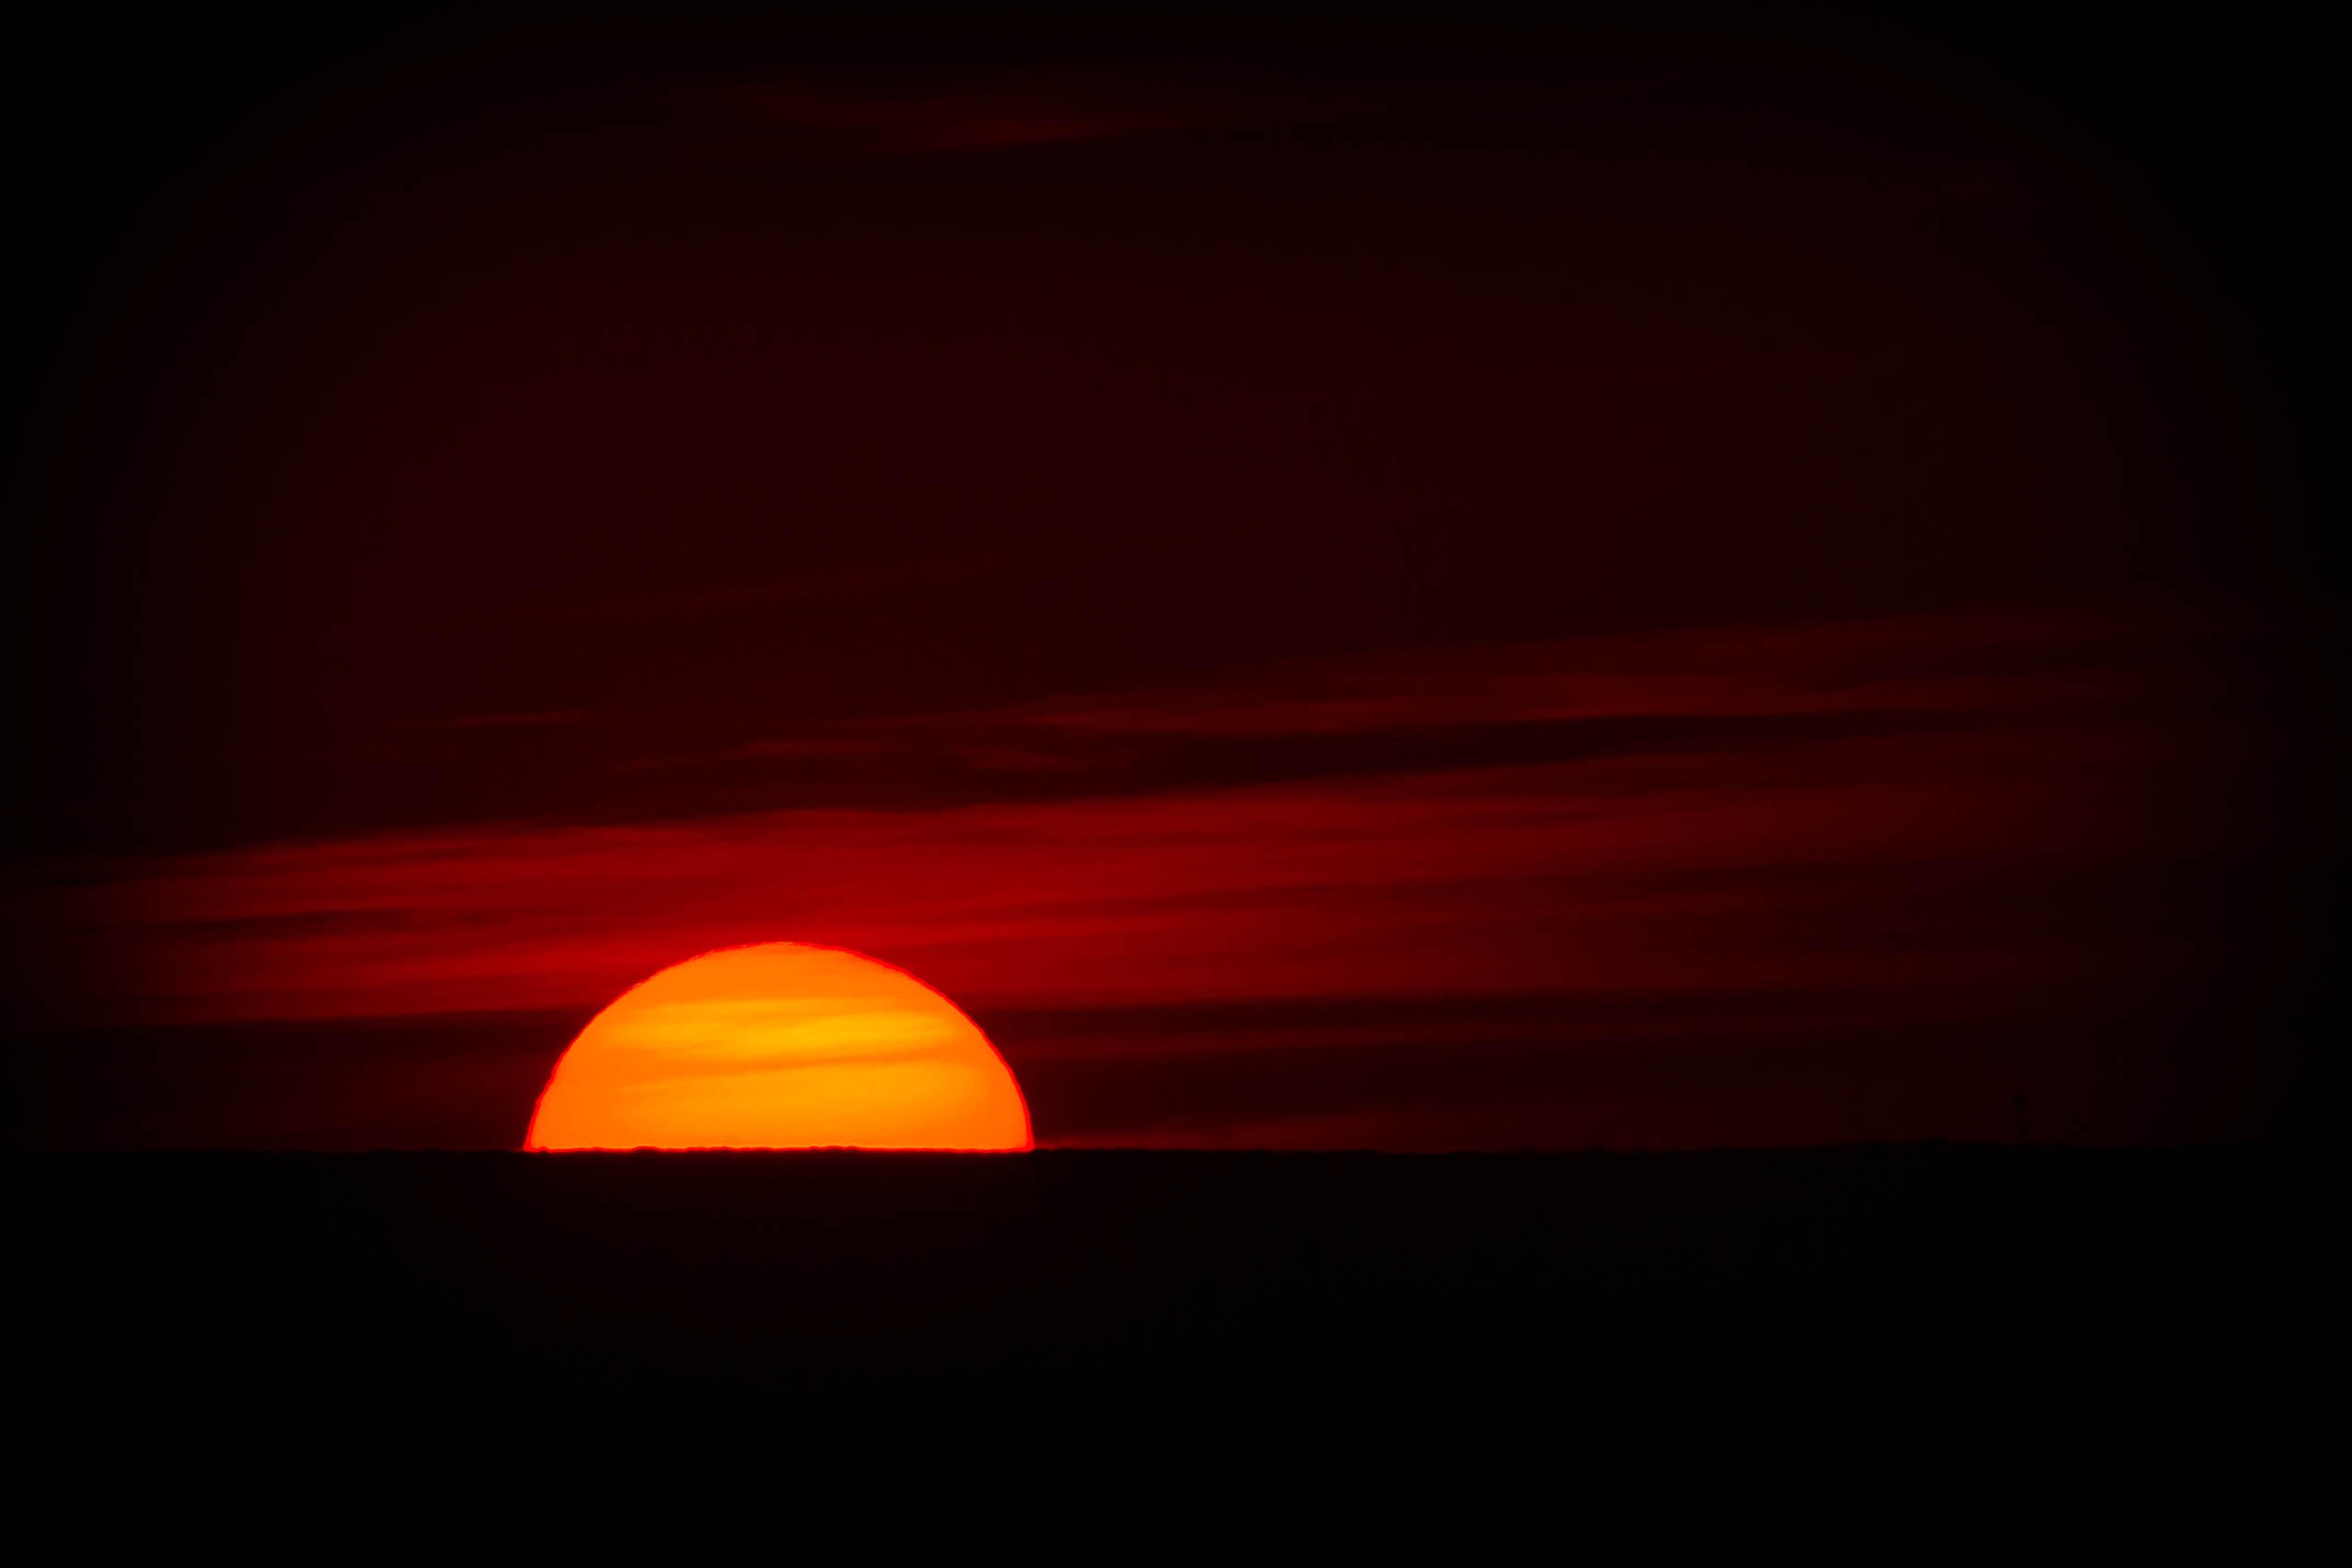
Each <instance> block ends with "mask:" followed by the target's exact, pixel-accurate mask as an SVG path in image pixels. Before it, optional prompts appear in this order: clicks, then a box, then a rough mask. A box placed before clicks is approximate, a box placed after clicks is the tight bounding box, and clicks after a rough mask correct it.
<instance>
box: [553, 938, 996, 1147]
mask: <svg viewBox="0 0 2352 1568" xmlns="http://www.w3.org/2000/svg"><path fill="white" fill-rule="evenodd" d="M523 1146H524V1147H525V1148H530V1149H629V1148H658V1149H695V1148H706V1149H707V1148H741V1149H807V1148H859V1149H1025V1148H1028V1147H1030V1146H1031V1144H1030V1137H1029V1107H1028V1105H1027V1103H1026V1102H1025V1101H1023V1100H1022V1098H1021V1086H1020V1085H1019V1084H1017V1083H1015V1082H1014V1081H1013V1077H1012V1068H1010V1067H1008V1066H1005V1063H1004V1058H1003V1057H1002V1056H1000V1055H997V1051H996V1047H995V1046H993V1045H991V1044H989V1038H988V1036H987V1035H985V1034H982V1033H981V1032H980V1030H979V1026H978V1024H975V1023H974V1022H973V1021H971V1020H970V1019H968V1018H966V1017H965V1016H964V1015H963V1013H962V1012H961V1011H959V1010H957V1009H956V1004H955V1003H954V1002H951V1001H949V1000H948V999H947V998H945V997H943V996H941V995H940V994H939V993H938V992H937V991H934V990H933V989H932V988H931V987H929V986H926V985H924V984H923V983H922V981H920V980H918V979H916V978H915V977H914V976H911V975H910V974H908V973H906V972H905V971H904V970H902V969H893V968H892V967H890V965H888V964H880V963H876V961H875V960H873V959H871V958H866V957H864V956H862V955H860V954H858V953H850V952H847V951H846V950H844V949H842V948H838V947H809V946H805V945H803V944H801V943H799V942H763V943H761V944H760V945H758V946H756V947H729V948H722V949H720V950H719V951H718V952H717V953H704V954H703V955H702V956H701V957H699V958H690V959H688V960H687V961H686V962H685V963H684V964H675V965H673V966H672V967H670V968H668V969H664V970H662V972H661V973H660V974H658V975H656V976H653V977H652V978H651V979H650V980H647V981H645V982H643V983H642V984H640V985H637V986H634V987H630V988H629V989H628V991H625V992H623V993H622V995H621V996H620V998H618V999H617V1000H616V1001H615V1002H614V1003H613V1004H612V1005H611V1006H609V1007H607V1008H606V1009H605V1010H604V1011H602V1012H600V1013H598V1014H597V1015H596V1016H595V1017H594V1019H592V1020H590V1021H589V1023H588V1027H587V1028H585V1029H583V1030H582V1031H581V1032H580V1037H579V1038H578V1039H576V1040H574V1041H573V1042H572V1043H571V1046H570V1048H569V1049H567V1050H566V1051H565V1052H564V1054H563V1056H562V1059H561V1060H560V1061H558V1062H557V1063H556V1065H555V1072H554V1074H553V1075H552V1076H551V1077H548V1086H547V1088H546V1089H544V1090H542V1091H541V1092H540V1095H539V1105H538V1110H537V1111H536V1112H535V1113H534V1114H533V1115H532V1117H531V1131H530V1134H529V1135H528V1136H527V1137H526V1138H525V1139H524V1144H523Z"/></svg>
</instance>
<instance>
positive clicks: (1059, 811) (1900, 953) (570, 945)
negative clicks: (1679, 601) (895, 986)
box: [39, 622, 2231, 1022]
mask: <svg viewBox="0 0 2352 1568" xmlns="http://www.w3.org/2000/svg"><path fill="white" fill-rule="evenodd" d="M2192 652H2193V650H2190V649H2187V648H2185V647H2184V646H2180V645H2176V644H2172V643H2167V642H2166V641H2165V639H2164V638H2162V637H2156V638H2154V639H2153V640H2152V637H2151V635H2150V633H2149V632H2148V629H2147V628H2146V627H2138V628H2132V627H2119V626H2115V625H2111V624H2102V625H2100V626H2081V625H2075V626H2056V625H2043V626H2020V625H2018V624H2016V623H2002V624H1999V625H1991V624H1972V623H1956V622H1917V623H1899V624H1884V625H1880V626H1871V627H1829V628H1815V629H1811V630H1785V629H1781V630H1766V631H1761V632H1756V633H1729V632H1727V633H1709V634H1705V635H1703V636H1692V637H1686V638H1654V639H1647V640H1645V641H1641V642H1634V641H1625V642H1615V643H1605V642H1604V643H1590V644H1584V645H1557V646H1546V647H1540V648H1521V649H1488V650H1478V651H1474V652H1471V653H1467V654H1454V655H1448V656H1442V657H1439V658H1434V659H1431V660H1427V661H1425V662H1424V663H1423V664H1422V665H1420V666H1419V668H1400V667H1398V666H1397V665H1396V664H1394V663H1386V664H1367V665H1363V666H1359V667H1355V668H1352V669H1349V668H1341V667H1331V668H1328V669H1326V670H1324V671H1320V672H1317V673H1311V674H1308V675H1302V676H1297V677H1295V681H1294V683H1293V684H1292V685H1291V686H1288V687H1284V686H1283V685H1281V683H1280V682H1276V683H1275V685H1274V686H1273V687H1272V688H1270V687H1269V686H1268V685H1266V684H1264V683H1260V684H1257V685H1254V686H1252V687H1250V688H1249V689H1247V690H1236V691H1233V692H1228V693H1224V694H1218V693H1213V692H1192V693H1182V694H1166V693H1161V694H1138V695H1136V696H1135V697H1133V698H1123V699H1121V700H1119V701H1117V702H1114V703H1097V704H1092V705H1039V706H1036V707H1034V708H1030V709H1024V710H1021V711H1019V712H1017V713H1000V714H995V715H982V716H965V717H963V718H959V719H956V725H957V726H959V727H961V728H965V729H974V730H977V729H981V728H997V729H1003V728H1008V727H1012V728H1020V729H1021V730H1022V731H1023V732H1024V733H1025V734H1027V735H1029V736H1030V737H1032V738H1035V737H1038V736H1045V735H1049V734H1051V733H1054V732H1057V731H1058V732H1063V733H1067V734H1069V735H1071V736H1074V737H1080V738H1083V739H1084V740H1085V743H1087V744H1099V743H1100V741H1101V739H1102V738H1103V736H1105V735H1111V734H1117V735H1126V736H1134V735H1151V734H1161V733H1175V734H1181V735H1187V736H1198V735H1203V734H1208V735H1227V736H1231V735H1250V736H1260V735H1263V736H1278V735H1290V734H1296V733H1299V732H1302V731H1306V730H1312V729H1315V728H1318V727H1319V728H1321V729H1322V730H1323V731H1325V732H1327V733H1329V732H1349V733H1363V732H1377V731H1381V730H1383V729H1400V728H1413V727H1426V726H1445V725H1456V726H1459V725H1464V724H1476V725H1485V726H1495V725H1498V724H1501V725H1510V724H1530V725H1532V724H1540V723H1556V722H1559V721H1562V720H1570V719H1577V718H1602V717H1623V716H1633V715H1642V716H1683V717H1689V718H1694V719H1695V718H1702V717H1708V716H1713V717H1724V716H1748V717H1754V716H1765V715H1783V716H1787V715H1804V716H1814V717H1822V716H1838V715H1841V714H1842V715H1845V716H1849V717H1850V718H1852V719H1853V720H1854V722H1852V723H1849V724H1847V725H1844V726H1842V727H1841V726H1831V727H1827V728H1813V729H1806V728H1792V729H1786V730H1763V731H1758V730H1756V729H1753V728H1747V729H1740V728H1726V729H1724V730H1723V731H1722V732H1721V733H1720V734H1717V735H1715V736H1714V737H1713V739H1712V740H1710V739H1707V736H1706V732H1705V731H1704V730H1703V729H1693V730H1690V731H1687V732H1685V733H1682V734H1681V735H1680V736H1679V739H1676V740H1675V742H1674V743H1673V744H1671V745H1665V744H1660V745H1656V746H1644V745H1642V744H1639V743H1634V742H1628V743H1626V744H1624V745H1622V746H1620V747H1618V748H1616V749H1614V750H1607V751H1604V752H1601V753H1599V754H1594V755H1589V756H1582V757H1572V758H1568V759H1566V760H1544V761H1532V762H1529V763H1525V764H1523V765H1515V766H1484V767H1460V766H1453V767H1448V766H1438V767H1432V768H1428V769H1423V770H1413V769H1407V770H1403V771H1389V772H1371V773H1363V774H1360V775H1329V776H1318V777H1311V778H1300V779H1292V780H1285V781H1280V782H1273V783H1260V784H1240V785H1237V786H1232V787H1222V788H1189V789H1174V790H1170V789H1160V790H1156V791H1147V792H1146V793H1140V794H1130V795H1116V794H1113V795H1091V796H1085V797H1080V798H1063V799H1051V800H1042V801H1038V800H1033V801H1013V802H1004V801H995V802H978V803H972V804H966V805H960V806H955V807H946V808H942V809H930V810H914V811H897V812H885V811H872V810H844V809H803V810H785V811H774V812H761V813H747V814H741V815H737V816H732V817H717V818H703V819H698V820H684V821H674V822H666V823H651V824H642V825H635V826H600V827H568V828H559V827H547V826H530V825H519V826H499V827H481V828H477V829H465V830H454V831H440V832H430V833H412V834H400V835H388V836H383V837H377V838H369V839H360V840H345V841H335V842H322V843H304V844H286V845H278V846H273V847H266V848H261V849H255V850H246V851H238V852H226V853H220V854H212V855H202V856H190V857H182V858H176V859H171V860H164V861H158V862H154V863H144V864H141V865H137V866H132V867H127V868H120V870H119V874H115V875H113V876H111V877H106V878H99V879H97V880H96V881H95V882H91V883H87V884H85V885H84V886H80V887H79V888H77V889H75V890H72V891H66V892H52V893H50V894H47V895H43V896H42V899H43V901H42V903H41V905H40V914H39V919H41V920H42V921H43V922H45V929H46V931H48V932H49V935H50V940H51V941H52V942H56V943H62V944H64V945H65V946H66V947H69V948H72V949H74V951H76V952H78V953H81V954H82V961H81V962H79V963H61V964H59V965H58V966H57V975H58V976H59V978H58V979H57V981H56V986H57V989H58V991H59V996H58V998H57V1005H58V1007H59V1008H60V1009H61V1010H63V1011H64V1012H67V1013H69V1014H73V1015H74V1016H80V1017H84V1018H86V1019H88V1020H90V1021H151V1022H194V1021H223V1020H235V1019H300V1018H317V1019H324V1018H336V1017H368V1016H399V1015H408V1014H424V1013H434V1012H445V1011H459V1010H508V1009H531V1008H551V1007H575V1006H580V1005H583V1004H585V1005H594V1003H595V1002H597V1001H599V1000H601V999H603V998H608V997H610V996H612V995H614V994H616V992H617V991H619V990H620V989H621V988H623V987H626V986H628V984H630V983H632V982H633V981H635V980H636V979H638V978H640V977H642V976H644V975H645V974H647V973H649V972H650V971H651V970H653V969H655V968H658V967H660V966H662V965H663V964H668V963H672V962H674V961H676V960H678V959H679V958H682V957H684V956H686V955H688V954H690V953H695V952H697V951H702V950H705V949H708V948H711V947H716V946H721V945H726V944H729V943H733V942H751V941H758V940H767V939H775V938H787V939H796V940H803V941H812V942H832V943H839V944H842V945H845V946H850V947H854V948H857V949H859V950H862V951H865V952H869V953H876V954H877V955H879V956H882V957H885V958H888V959H889V960H890V961H892V962H894V963H899V964H904V965H906V966H908V967H910V968H911V969H912V970H914V971H915V972H916V973H919V974H922V975H923V976H926V977H927V978H929V979H931V980H933V982H934V983H936V984H938V985H940V986H941V987H944V989H946V990H947V991H948V992H949V993H950V994H951V995H953V996H956V998H958V999H960V1000H963V1001H965V1002H966V1003H967V1005H970V1006H973V1007H976V1008H1011V1009H1029V1010H1041V1009H1042V1010H1053V1009H1078V1008H1135V1007H1149V1006H1179V1005H1188V1004H1196V1003H1200V1002H1203V1001H1204V1000H1212V999H1219V998H1437V997H1464V996H1481V995H1483V996H1511V995H1522V996H1535V995H1542V996H1553V997H1557V996H1563V995H1591V996H1607V995H1668V994H1701V993H1716V992H1720V993H1724V994H1738V995H1747V996H1755V995H1762V994H1770V993H1783V994H1798V993H1824V992H1832V993H1843V994H1848V995H1852V996H1858V997H1860V996H1876V997H1881V998H1884V997H1889V996H1896V995H1909V994H1917V995H1921V996H1926V995H1930V994H1932V995H1936V996H1941V997H1945V998H1950V997H1952V996H1955V995H1960V994H1963V993H1965V992H1966V991H1967V990H1968V989H1969V988H1971V987H1993V988H1995V989H1996V990H2001V991H2005V992H2016V991H2018V990H2019V989H2020V988H2030V987H2040V988H2043V989H2047V988H2048V987H2062V988H2063V987H2075V988H2081V987H2116V986H2128V985H2129V984H2130V983H2131V980H2132V977H2133V976H2140V975H2144V974H2145V973H2147V972H2148V971H2149V970H2150V968H2151V967H2152V966H2158V965H2161V964H2165V962H2167V961H2168V959H2169V958H2171V957H2178V956H2181V955H2182V950H2183V948H2184V946H2185V944H2187V943H2188V939H2187V938H2185V937H2183V936H2182V935H2180V934H2179V933H2178V931H2175V930H2169V929H2168V928H2167V926H2166V923H2165V919H2162V918H2159V913H2160V910H2161V908H2162V899H2161V898H2160V897H2159V898H2155V899H2154V900H2153V901H2152V898H2151V897H2150V889H2152V888H2161V887H2162V886H2165V885H2166V876H2167V872H2166V868H2167V867H2175V866H2178V865H2180V864H2183V863H2194V862H2195V861H2196V860H2197V859H2198V858H2199V856H2201V855H2205V854H2209V853H2211V852H2214V850H2215V849H2216V847H2217V845H2219V844H2220V843H2222V841H2223V840H2226V837H2227V835H2228V834H2229V832H2230V831H2231V827H2230V824H2229V823H2228V822H2227V821H2226V820H2225V818H2224V815H2223V814H2222V812H2221V811H2220V809H2219V808H2218V807H2216V806H2215V804H2214V802H2215V801H2216V800H2217V799H2218V798H2219V791H2220V783H2219V781H2220V780H2221V778H2222V776H2223V775H2225V774H2226V772H2227V769H2228V766H2229V762H2228V757H2227V740H2226V736H2225V735H2224V733H2223V732H2222V729H2221V728H2220V727H2219V726H2218V725H2217V724H2216V723H2215V721H2214V720H2213V718H2212V716H2211V712H2210V709H2211V703H2210V700H2209V697H2208V694H2205V693H2203V692H2202V691H2201V690H2199V685H2198V682H2199V675H2198V666H2197V664H2196V661H2195V660H2194V658H2193V656H2192ZM943 722H944V721H943ZM1048 750H1049V754H1050V749H1048ZM1138 782H1140V781H1138ZM93 955H96V958H94V957H93ZM100 959H102V960H103V961H102V962H100V961H97V960H100ZM74 976H85V977H86V976H105V983H104V984H103V985H98V984H85V985H83V986H82V987H80V990H79V994H75V995H67V994H65V993H67V992H69V991H73V990H74V988H75V987H74V984H73V977H74Z"/></svg>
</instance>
